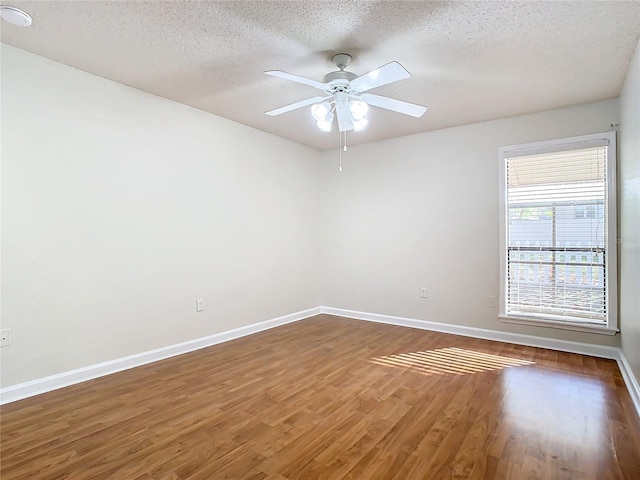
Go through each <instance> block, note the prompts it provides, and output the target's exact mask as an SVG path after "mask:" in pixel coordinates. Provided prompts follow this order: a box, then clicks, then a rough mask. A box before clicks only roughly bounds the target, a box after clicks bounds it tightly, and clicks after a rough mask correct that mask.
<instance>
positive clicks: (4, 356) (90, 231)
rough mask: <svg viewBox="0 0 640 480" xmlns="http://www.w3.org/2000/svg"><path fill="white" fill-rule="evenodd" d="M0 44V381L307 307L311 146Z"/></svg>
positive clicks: (310, 293)
mask: <svg viewBox="0 0 640 480" xmlns="http://www.w3.org/2000/svg"><path fill="white" fill-rule="evenodd" d="M1 53H2V328H11V329H12V334H13V345H11V346H10V347H4V348H2V349H1V350H0V352H1V360H2V372H1V373H2V385H3V386H8V385H13V384H16V383H19V382H23V381H27V380H30V379H34V378H38V377H43V376H46V375H50V374H54V373H58V372H63V371H67V370H71V369H74V368H78V367H82V366H86V365H91V364H95V363H98V362H102V361H106V360H110V359H114V358H119V357H122V356H126V355H130V354H134V353H139V352H143V351H147V350H150V349H154V348H157V347H162V346H166V345H171V344H175V343H178V342H182V341H186V340H189V339H194V338H199V337H202V336H206V335H210V334H213V333H217V332H220V331H224V330H229V329H232V328H236V327H239V326H242V325H246V324H250V323H255V322H258V321H262V320H266V319H270V318H274V317H277V316H280V315H284V314H289V313H293V312H296V311H300V310H303V309H307V308H311V307H315V306H317V305H319V296H318V294H317V288H316V285H317V277H316V276H315V274H316V271H317V268H316V267H317V265H316V263H315V262H316V255H315V252H316V250H317V244H316V231H317V224H316V221H317V215H316V208H317V206H318V202H317V200H318V196H317V194H318V187H317V186H316V185H317V178H318V169H317V165H318V164H317V161H315V160H316V158H317V152H316V151H314V150H310V149H307V148H304V147H301V146H299V145H296V144H294V143H291V142H289V141H285V140H282V139H279V138H277V137H274V136H271V135H267V134H265V133H263V132H259V131H257V130H253V129H250V128H248V127H245V126H242V125H239V124H237V123H234V122H231V121H228V120H225V119H222V118H219V117H216V116H213V115H210V114H207V113H204V112H202V111H199V110H195V109H192V108H190V107H186V106H184V105H180V104H177V103H174V102H171V101H168V100H165V99H162V98H159V97H155V96H152V95H148V94H145V93H143V92H140V91H138V90H135V89H132V88H129V87H126V86H124V85H120V84H117V83H114V82H110V81H107V80H104V79H102V78H99V77H96V76H93V75H89V74H87V73H84V72H81V71H78V70H75V69H72V68H69V67H66V66H64V65H61V64H58V63H55V62H51V61H49V60H46V59H44V58H42V57H38V56H35V55H31V54H28V53H26V52H23V51H21V50H17V49H15V48H12V47H9V46H6V45H2V50H1ZM196 298H203V299H204V302H205V311H204V312H202V313H196V312H195V300H196Z"/></svg>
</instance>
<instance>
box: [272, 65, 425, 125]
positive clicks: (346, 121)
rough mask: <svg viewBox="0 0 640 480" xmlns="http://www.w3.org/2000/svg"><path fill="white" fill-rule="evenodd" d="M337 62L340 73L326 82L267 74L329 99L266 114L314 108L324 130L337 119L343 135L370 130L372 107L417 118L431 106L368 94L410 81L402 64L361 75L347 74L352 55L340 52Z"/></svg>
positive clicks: (282, 73) (287, 106)
mask: <svg viewBox="0 0 640 480" xmlns="http://www.w3.org/2000/svg"><path fill="white" fill-rule="evenodd" d="M333 62H334V63H335V64H336V66H337V67H338V68H339V70H337V71H335V72H330V73H328V74H326V75H325V76H324V78H323V79H322V82H317V81H315V80H311V79H308V78H304V77H299V76H297V75H293V74H291V73H287V72H283V71H280V70H269V71H266V72H264V73H265V74H267V75H271V76H273V77H278V78H282V79H285V80H291V81H293V82H297V83H301V84H303V85H308V86H310V87H314V88H317V89H318V90H321V91H323V92H324V93H325V95H326V96H325V97H313V98H309V99H306V100H301V101H299V102H295V103H292V104H290V105H285V106H284V107H280V108H276V109H275V110H270V111H268V112H266V114H267V115H271V116H274V115H280V114H282V113H286V112H290V111H292V110H295V109H298V108H302V107H306V106H309V105H311V115H312V116H313V118H314V119H315V120H316V124H317V125H318V128H319V129H320V130H322V131H325V132H329V131H331V126H332V125H333V119H334V118H336V117H337V121H338V130H339V131H340V132H341V133H342V132H347V131H348V130H354V131H356V132H357V131H361V130H363V129H364V128H366V126H367V124H368V123H369V122H368V120H367V118H366V116H367V112H368V110H369V105H373V106H375V107H379V108H384V109H386V110H391V111H394V112H398V113H402V114H405V115H411V116H413V117H421V116H422V115H424V113H425V112H426V111H427V107H423V106H422V105H416V104H414V103H409V102H403V101H402V100H396V99H393V98H389V97H383V96H380V95H374V94H371V93H365V92H368V91H369V90H372V89H374V88H377V87H381V86H383V85H388V84H389V83H393V82H397V81H398V80H403V79H405V78H409V77H410V76H411V75H410V74H409V72H408V71H407V70H405V68H404V67H403V66H402V65H400V64H399V63H398V62H391V63H387V64H386V65H383V66H382V67H379V68H376V69H375V70H372V71H371V72H369V73H366V74H364V75H361V76H358V75H356V74H355V73H353V72H348V71H345V68H346V67H347V66H348V65H349V64H350V63H351V55H348V54H346V53H339V54H337V55H334V57H333Z"/></svg>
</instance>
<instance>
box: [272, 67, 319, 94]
mask: <svg viewBox="0 0 640 480" xmlns="http://www.w3.org/2000/svg"><path fill="white" fill-rule="evenodd" d="M264 73H265V74H266V75H271V76H272V77H278V78H284V79H285V80H291V81H292V82H297V83H302V84H304V85H309V86H310V87H314V88H317V89H319V90H324V88H325V87H326V85H325V84H324V83H322V82H316V81H315V80H311V79H310V78H304V77H299V76H298V75H294V74H292V73H287V72H283V71H281V70H267V71H266V72H264Z"/></svg>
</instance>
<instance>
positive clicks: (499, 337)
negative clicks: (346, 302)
mask: <svg viewBox="0 0 640 480" xmlns="http://www.w3.org/2000/svg"><path fill="white" fill-rule="evenodd" d="M320 312H321V313H325V314H327V315H337V316H340V317H347V318H354V319H356V320H367V321H369V322H378V323H386V324H389V325H398V326H401V327H411V328H419V329H422V330H432V331H435V332H442V333H451V334H454V335H462V336H465V337H473V338H482V339H484V340H494V341H497V342H506V343H515V344H517V345H525V346H528V347H539V348H548V349H550V350H558V351H561V352H569V353H579V354H581V355H590V356H592V357H600V358H608V359H612V360H615V361H616V362H617V363H618V368H619V369H620V372H621V373H622V377H623V378H624V382H625V384H626V386H627V390H628V391H629V395H630V396H631V400H632V401H633V405H634V406H635V409H636V413H637V414H638V416H639V417H640V386H639V385H638V382H637V380H636V377H635V376H634V374H633V372H632V371H631V366H630V365H629V362H627V359H626V357H625V356H624V353H623V352H622V350H621V349H619V348H618V347H607V346H605V345H593V344H590V343H580V342H571V341H568V340H558V339H554V338H545V337H536V336H533V335H523V334H520V333H510V332H500V331H498V330H488V329H483V328H475V327H467V326H464V325H452V324H448V323H438V322H430V321H428V320H417V319H414V318H406V317H395V316H392V315H380V314H377V313H368V312H359V311H355V310H345V309H342V308H333V307H320Z"/></svg>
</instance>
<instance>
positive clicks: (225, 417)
mask: <svg viewBox="0 0 640 480" xmlns="http://www.w3.org/2000/svg"><path fill="white" fill-rule="evenodd" d="M0 429H1V430H0V440H1V444H0V450H1V452H0V461H1V462H0V476H1V477H2V479H3V480H23V479H29V480H50V479H55V480H58V479H60V480H62V479H65V480H72V479H75V480H89V479H91V480H101V479H126V480H151V479H153V480H185V479H193V480H198V479H207V480H209V479H213V480H215V479H223V478H228V479H236V480H294V479H314V480H348V479H351V480H355V479H358V480H362V479H382V480H391V479H399V480H409V479H410V480H414V479H415V480H419V479H438V480H441V479H442V480H444V479H456V480H460V479H473V480H480V479H486V480H489V479H490V480H511V479H513V480H523V479H528V478H530V479H554V480H556V479H557V480H561V479H571V480H577V479H597V480H608V479H612V480H618V479H621V480H626V479H628V480H637V479H638V478H640V420H639V419H638V416H637V414H636V412H635V410H634V407H633V403H632V401H631V398H630V396H629V394H628V392H627V390H626V388H625V386H624V381H623V379H622V375H621V374H620V371H619V370H618V368H617V365H616V363H615V362H614V361H610V360H604V359H600V358H594V357H588V356H582V355H575V354H569V353H564V352H555V351H551V350H545V349H539V348H530V347H525V346H522V345H512V344H506V343H500V342H491V341H486V340H480V339H473V338H467V337H457V336H455V335H449V334H441V333H435V332H428V331H423V330H415V329H409V328H403V327H396V326H390V325H383V324H375V323H370V322H363V321H357V320H349V319H344V318H339V317H334V316H329V315H319V316H317V317H314V318H313V319H308V320H305V321H304V322H298V323H294V324H290V325H285V326H282V327H279V328H276V329H272V330H268V331H264V332H261V333H258V334H255V335H251V336H248V337H243V338H240V339H237V340H234V341H231V342H227V343H224V344H220V345H216V346H213V347H210V348H206V349H202V350H199V351H196V352H192V353H188V354H185V355H180V356H178V357H174V358H170V359H167V360H163V361H160V362H156V363H154V364H150V365H145V366H143V367H139V368H136V369H132V370H128V371H124V372H120V373H117V374H114V375H110V376H108V377H102V378H98V379H95V380H91V381H88V382H85V383H83V384H79V385H74V386H71V387H67V388H64V389H61V390H57V391H54V392H50V393H47V394H44V395H39V396H37V397H33V398H29V399H25V400H22V401H19V402H15V403H11V404H8V405H5V406H3V407H1V410H0Z"/></svg>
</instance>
